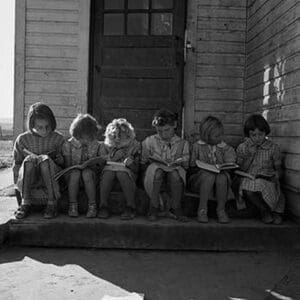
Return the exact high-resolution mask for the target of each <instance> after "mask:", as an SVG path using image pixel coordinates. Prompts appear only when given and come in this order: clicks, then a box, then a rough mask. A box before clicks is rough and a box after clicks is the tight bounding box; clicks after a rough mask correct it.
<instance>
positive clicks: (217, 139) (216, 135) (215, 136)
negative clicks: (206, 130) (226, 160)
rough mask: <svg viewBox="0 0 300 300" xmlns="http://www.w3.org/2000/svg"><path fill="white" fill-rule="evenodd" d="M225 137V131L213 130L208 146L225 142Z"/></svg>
mask: <svg viewBox="0 0 300 300" xmlns="http://www.w3.org/2000/svg"><path fill="white" fill-rule="evenodd" d="M223 135H224V132H223V130H221V129H219V128H216V129H213V130H212V131H211V133H210V135H209V138H208V144H209V145H217V144H220V143H221V142H222V140H223Z"/></svg>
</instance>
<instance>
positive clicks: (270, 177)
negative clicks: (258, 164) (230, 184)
mask: <svg viewBox="0 0 300 300" xmlns="http://www.w3.org/2000/svg"><path fill="white" fill-rule="evenodd" d="M234 173H235V174H236V175H239V176H242V177H246V178H249V179H251V180H255V179H259V178H260V179H264V180H267V181H273V179H274V177H275V174H257V175H251V174H249V173H247V172H244V171H241V170H235V171H234Z"/></svg>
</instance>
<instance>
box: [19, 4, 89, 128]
mask: <svg viewBox="0 0 300 300" xmlns="http://www.w3.org/2000/svg"><path fill="white" fill-rule="evenodd" d="M82 3H83V2H82V0H62V1H55V0H47V1H46V0H27V1H26V10H25V19H26V26H25V74H24V79H25V84H24V119H25V117H26V114H27V111H28V108H29V106H30V105H31V104H33V103H35V102H36V101H42V102H44V103H46V104H48V105H49V106H50V107H51V108H52V109H53V112H54V114H55V116H56V117H57V123H58V126H57V127H58V129H59V130H62V131H63V132H64V133H66V134H67V131H68V128H69V126H70V123H71V121H72V119H73V118H74V117H75V116H76V114H77V113H78V112H79V111H80V110H81V107H82V103H81V101H82V99H80V95H79V86H80V80H81V76H80V74H79V72H80V66H79V63H80V59H81V58H80V57H79V55H80V16H81V14H82ZM87 46H88V45H87Z"/></svg>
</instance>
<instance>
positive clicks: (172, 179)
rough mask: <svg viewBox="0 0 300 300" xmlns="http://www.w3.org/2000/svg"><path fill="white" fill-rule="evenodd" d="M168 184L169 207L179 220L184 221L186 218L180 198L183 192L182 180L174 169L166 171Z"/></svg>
mask: <svg viewBox="0 0 300 300" xmlns="http://www.w3.org/2000/svg"><path fill="white" fill-rule="evenodd" d="M167 179H168V184H169V186H170V191H171V198H172V202H171V208H172V209H173V210H174V213H175V215H176V216H177V218H178V219H179V220H180V221H186V218H185V217H184V216H183V212H182V207H181V199H182V192H183V182H182V179H181V177H180V176H179V173H178V172H177V171H176V170H174V171H173V172H169V173H167Z"/></svg>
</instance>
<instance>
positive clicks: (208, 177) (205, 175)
mask: <svg viewBox="0 0 300 300" xmlns="http://www.w3.org/2000/svg"><path fill="white" fill-rule="evenodd" d="M200 179H201V183H203V184H213V183H214V182H215V181H216V175H215V174H214V173H212V172H201V174H200Z"/></svg>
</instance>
